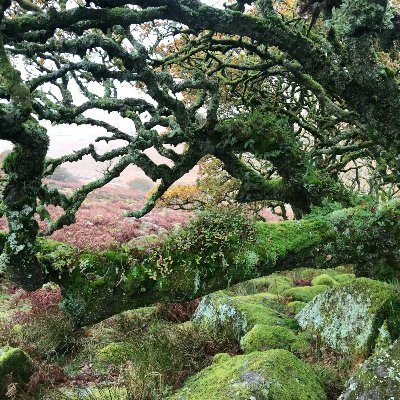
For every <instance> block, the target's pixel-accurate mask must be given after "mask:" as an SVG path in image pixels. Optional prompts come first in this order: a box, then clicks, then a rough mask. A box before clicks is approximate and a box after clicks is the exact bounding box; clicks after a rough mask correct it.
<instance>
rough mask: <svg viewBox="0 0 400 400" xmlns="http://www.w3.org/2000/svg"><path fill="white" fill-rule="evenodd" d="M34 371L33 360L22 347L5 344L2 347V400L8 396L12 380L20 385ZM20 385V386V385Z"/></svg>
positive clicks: (0, 373) (0, 363)
mask: <svg viewBox="0 0 400 400" xmlns="http://www.w3.org/2000/svg"><path fill="white" fill-rule="evenodd" d="M32 372H33V365H32V360H31V359H30V358H29V356H28V355H27V354H26V353H25V352H23V351H22V350H21V349H17V348H13V347H9V346H5V347H3V348H1V349H0V400H8V397H6V392H7V386H8V385H9V384H10V383H11V382H16V383H19V384H20V385H21V384H23V383H26V382H27V381H28V380H29V377H30V376H31V374H32ZM20 385H19V386H20ZM17 387H18V386H17Z"/></svg>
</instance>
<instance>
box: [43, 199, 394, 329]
mask: <svg viewBox="0 0 400 400" xmlns="http://www.w3.org/2000/svg"><path fill="white" fill-rule="evenodd" d="M399 219H400V201H399V200H396V201H392V202H390V203H387V204H386V205H384V206H382V207H381V208H379V209H376V208H375V207H374V206H371V205H361V206H359V207H356V208H351V209H343V210H338V211H333V212H331V213H329V214H327V215H320V216H314V217H313V218H312V219H303V220H300V221H284V222H280V223H264V222H262V223H257V224H256V226H255V229H254V236H253V239H252V240H247V241H245V243H244V245H240V247H238V246H237V245H235V244H232V247H231V248H225V250H224V254H222V257H221V258H220V260H222V261H221V262H217V263H214V264H212V263H211V264H210V263H209V260H210V258H206V257H204V251H203V249H202V248H200V247H198V249H199V252H201V251H203V253H202V254H203V255H202V256H199V257H198V258H196V253H195V248H196V243H194V244H193V245H192V244H191V245H190V246H187V242H188V241H190V240H193V237H194V236H193V235H192V234H187V235H186V236H185V235H180V236H177V239H174V240H176V242H173V243H172V245H171V244H170V249H172V250H174V251H172V250H171V251H170V252H168V251H167V250H165V248H163V244H161V246H160V247H159V248H157V249H156V250H150V253H149V251H147V252H146V251H145V250H143V249H145V248H151V246H149V247H146V246H142V248H141V247H140V246H139V247H137V248H136V250H133V249H131V250H130V251H128V252H125V253H124V252H114V251H108V252H105V253H102V254H99V253H97V254H96V253H84V254H80V255H76V256H71V253H73V250H72V249H71V248H69V247H68V246H66V245H63V244H59V243H57V242H53V241H48V240H43V241H42V249H41V253H42V254H43V256H42V262H43V263H44V264H45V267H46V268H47V270H49V271H50V276H51V275H52V277H50V276H49V277H48V279H49V280H54V281H57V282H58V283H59V284H60V286H61V288H62V293H63V303H62V307H63V309H64V310H65V312H66V313H67V314H68V315H69V316H70V318H71V319H72V320H73V323H74V324H75V325H76V326H83V325H88V324H92V323H95V322H99V321H101V320H103V319H105V318H108V317H110V316H112V315H114V314H117V313H119V312H121V311H124V310H127V309H134V308H138V307H144V306H149V305H151V304H155V303H157V302H180V301H189V300H192V299H195V298H198V297H200V296H203V295H205V294H207V293H211V292H213V291H216V290H219V289H223V288H226V287H228V286H229V285H232V284H235V283H238V282H241V281H244V280H248V279H251V278H255V277H258V276H262V275H267V274H270V273H272V272H275V271H279V270H290V269H294V268H297V267H317V268H330V267H335V266H338V265H341V264H347V263H354V264H356V270H357V273H358V274H359V275H364V276H375V277H379V278H381V279H382V278H384V279H386V278H394V277H396V276H397V273H398V271H399V265H400V264H399V262H400V254H399V252H398V248H399V242H400V235H399V233H400V224H399ZM210 224H211V225H212V224H213V222H212V221H211V222H210ZM185 229H186V230H187V229H189V230H190V228H185ZM196 229H197V230H196V232H195V234H196V235H198V237H201V236H202V235H203V234H204V233H205V232H208V234H209V233H210V230H209V229H208V228H207V227H206V228H205V229H204V231H201V230H199V229H198V227H197V228H196ZM246 229H248V227H247V228H246ZM186 232H187V231H186ZM192 233H193V232H192ZM219 234H220V233H218V232H217V233H216V234H215V237H212V238H211V242H213V241H218V240H220V236H218V235H219ZM240 237H241V236H240V233H239V235H238V238H237V240H238V241H240ZM174 246H175V247H174ZM181 249H184V250H181ZM135 252H136V253H135ZM144 253H145V254H147V255H148V254H152V256H148V257H147V258H143V259H142V261H141V262H138V259H140V256H139V258H138V257H137V254H139V255H140V254H144ZM46 254H47V256H46ZM52 254H53V255H52ZM132 254H136V255H135V257H132ZM199 254H200V253H199ZM54 255H55V256H54ZM220 256H221V254H218V257H220ZM207 257H208V256H207ZM211 258H212V257H211ZM54 260H56V263H57V269H56V267H55V265H54ZM133 260H134V261H133ZM199 260H200V261H199ZM202 260H208V261H204V262H203V261H202ZM52 269H53V271H52ZM60 269H61V272H60ZM63 269H64V272H63V271H62V270H63ZM66 269H68V271H69V272H66V271H65V270H66Z"/></svg>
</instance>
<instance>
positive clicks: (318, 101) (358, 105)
mask: <svg viewBox="0 0 400 400" xmlns="http://www.w3.org/2000/svg"><path fill="white" fill-rule="evenodd" d="M313 4H314V5H315V2H310V4H300V6H299V7H297V8H296V7H294V8H293V9H291V8H290V4H286V5H285V3H284V2H278V3H275V2H272V1H269V0H258V1H254V2H253V1H251V0H249V1H247V0H246V1H237V2H236V3H233V4H231V5H229V6H228V7H226V8H224V9H222V8H215V7H212V6H210V5H207V4H205V2H202V1H199V0H94V1H92V2H90V3H89V2H86V4H85V5H83V4H80V3H79V2H78V1H77V2H76V3H75V2H74V1H71V2H67V1H65V0H58V1H56V0H54V1H45V0H31V1H30V0H18V1H13V2H10V1H5V0H1V1H0V11H1V12H0V17H1V25H0V96H1V99H2V101H1V102H0V126H1V129H0V139H3V140H8V141H10V142H12V143H13V145H14V150H13V151H12V153H11V154H10V155H9V156H8V157H7V159H6V160H5V163H4V170H5V172H6V173H7V176H8V182H7V185H6V187H5V189H4V193H3V204H4V207H3V209H4V213H5V215H6V217H7V220H8V225H9V233H8V236H7V240H6V243H5V246H4V250H3V254H2V261H3V263H4V265H5V268H6V270H7V272H8V274H9V276H10V278H11V279H12V280H13V281H15V282H16V283H18V284H19V285H21V286H22V287H24V288H26V289H28V290H33V289H36V288H38V287H40V286H41V285H42V283H43V282H44V281H46V280H48V279H53V280H55V279H56V278H55V277H54V275H53V274H51V273H49V274H48V273H45V272H44V270H43V266H42V265H41V263H40V262H39V260H38V258H37V253H38V248H37V241H36V237H37V236H38V235H39V230H38V224H37V221H36V219H35V216H36V215H37V214H38V215H40V217H41V218H42V219H46V220H47V221H48V228H47V231H46V232H44V233H43V234H47V235H49V234H51V233H52V232H54V231H55V230H57V229H60V228H62V227H63V226H65V225H68V224H72V223H74V221H75V215H76V212H77V210H78V209H79V207H80V206H81V204H82V203H83V201H84V200H85V198H86V197H87V195H88V194H89V193H90V192H92V191H93V190H95V189H97V188H99V187H101V186H103V185H105V184H107V183H108V182H110V181H111V180H112V179H114V178H115V177H118V176H119V175H120V174H121V173H122V172H123V171H124V170H125V169H126V168H127V167H128V166H129V165H131V164H135V165H137V166H138V167H140V168H141V169H142V170H143V171H144V172H145V173H146V175H147V176H148V177H149V178H151V179H152V180H153V181H158V182H159V184H158V186H157V189H156V190H155V191H154V192H153V194H152V195H151V196H150V197H149V199H148V200H147V202H146V204H145V205H144V207H143V208H142V209H141V210H132V211H131V212H129V213H128V216H131V217H141V216H143V215H144V214H146V213H147V212H149V211H150V210H151V209H152V208H153V207H154V206H155V204H156V202H157V200H158V199H159V198H160V197H161V196H162V195H163V194H164V193H165V192H166V191H167V190H168V188H170V187H171V185H172V184H173V183H174V182H176V181H177V180H178V179H179V178H180V177H182V176H183V175H184V174H185V173H187V172H188V171H189V170H190V169H191V168H193V167H194V166H195V165H196V163H197V162H198V161H199V160H201V159H202V158H203V157H204V156H206V155H213V156H215V157H217V158H218V159H219V160H220V161H221V162H222V163H223V165H224V168H225V169H226V171H227V172H228V173H229V174H230V175H231V176H233V177H235V178H237V179H239V180H240V181H241V185H240V188H239V190H238V193H237V200H238V201H240V202H252V201H261V200H262V201H266V202H267V203H268V202H270V204H277V203H288V204H290V205H291V206H292V208H293V210H294V212H295V215H296V217H297V218H302V217H304V216H306V215H307V214H309V213H310V211H311V208H312V206H322V205H324V204H326V203H328V202H331V203H332V202H335V203H336V207H338V205H340V207H341V208H343V209H345V208H348V207H352V206H353V207H354V206H357V204H359V202H358V200H357V195H359V194H362V193H365V192H368V193H370V194H372V195H374V196H376V197H378V196H381V197H382V195H384V194H386V195H387V193H388V192H390V193H391V195H390V196H389V197H391V196H392V194H393V193H395V192H396V191H397V184H398V182H399V158H398V154H399V150H400V138H399V126H400V114H399V113H398V109H399V105H400V91H399V80H398V76H397V75H398V69H397V68H398V66H399V54H398V36H399V34H400V30H399V24H398V20H399V16H398V14H397V12H396V9H395V6H393V5H390V4H389V2H388V1H387V0H344V1H343V2H336V3H335V5H336V6H337V7H336V8H333V9H332V8H331V9H329V12H325V13H323V14H324V15H323V16H324V21H320V22H319V23H318V22H317V23H316V24H315V26H314V27H312V29H309V28H308V26H307V24H308V23H307V22H306V21H304V20H303V21H301V20H299V18H298V15H297V14H296V13H300V15H301V16H304V15H307V14H310V13H311V14H312V15H313V17H314V18H313V21H312V24H313V25H314V23H315V21H316V20H317V18H318V17H319V16H320V13H313V9H314V8H315V7H314V6H313ZM318 4H319V7H320V9H321V10H323V9H325V8H326V7H325V8H323V7H324V5H323V2H321V3H318ZM253 6H254V7H253ZM307 7H310V9H309V10H310V11H309V12H308V11H307ZM321 7H322V8H321ZM321 16H322V14H321ZM92 110H102V111H103V112H104V113H106V112H111V111H113V112H118V113H119V114H120V115H121V117H123V118H124V119H125V120H126V121H129V122H130V123H131V125H132V130H131V131H128V130H126V129H121V128H120V127H119V126H118V125H117V124H113V122H112V121H110V120H107V118H103V117H94V116H93V115H99V114H93V113H90V111H92ZM42 121H50V122H51V123H52V124H69V125H78V126H79V127H81V128H80V129H81V131H82V132H83V131H84V127H85V126H87V125H91V126H94V127H98V128H99V132H100V134H99V137H98V139H97V141H105V142H107V143H111V144H113V143H114V142H116V143H117V144H116V145H114V146H112V147H110V150H109V151H107V152H105V153H102V154H100V153H99V152H98V151H96V147H95V143H94V144H91V145H89V146H88V147H86V148H83V149H81V150H79V151H77V152H74V153H73V154H70V155H65V156H63V157H60V158H58V159H50V160H46V153H47V148H48V143H49V138H48V135H47V133H46V130H45V128H44V127H43V124H42V123H41V122H42ZM77 134H79V133H77ZM120 143H122V144H120ZM182 145H184V151H183V152H182V151H179V150H178V149H180V148H182ZM177 146H178V147H177ZM149 148H155V149H156V150H157V151H158V153H159V154H160V155H162V156H164V157H166V158H167V159H169V160H170V163H169V164H168V165H167V164H161V165H157V164H155V163H154V162H153V161H152V160H151V158H149V157H148V156H147V155H146V153H145V150H147V149H149ZM86 155H89V156H91V157H92V158H93V159H94V160H95V161H98V162H103V161H110V162H112V166H111V167H110V168H109V169H107V171H106V172H105V173H104V175H103V176H102V177H100V178H99V179H96V180H94V181H93V182H90V183H88V184H85V185H83V186H81V187H80V188H79V189H77V190H76V191H75V192H74V193H72V194H71V195H70V196H66V195H65V194H63V193H61V192H59V191H58V190H57V189H54V188H51V187H48V186H47V185H46V184H45V181H44V178H45V177H46V176H49V175H51V174H52V173H53V172H54V170H55V169H56V168H57V167H58V166H60V165H61V164H62V163H64V162H76V161H78V160H80V159H82V157H84V156H86ZM249 160H252V161H253V162H249ZM254 160H258V161H259V162H254ZM260 165H262V168H260ZM49 205H54V206H58V207H61V208H62V209H63V213H62V215H61V216H59V217H58V218H57V219H55V220H50V216H49V214H48V213H47V212H46V207H47V206H49ZM388 207H389V208H388V209H389V210H390V212H388V209H387V208H385V207H383V208H382V209H381V210H380V211H379V212H378V211H377V212H376V213H377V214H376V215H378V214H379V216H374V215H375V214H374V212H373V211H371V209H369V210H368V212H366V213H363V210H364V211H365V209H364V208H362V207H361V211H354V208H350V209H349V210H348V211H343V214H342V215H341V218H339V220H338V219H337V217H338V214H337V212H336V214H335V213H334V214H333V215H332V216H330V217H329V216H328V217H326V221H331V222H330V223H327V222H326V221H325V222H326V224H327V225H323V226H324V228H325V229H326V232H324V233H321V234H319V235H318V236H317V238H318V240H316V239H315V238H316V237H315V236H313V235H312V232H311V231H310V235H311V236H312V237H313V238H314V239H315V240H316V241H312V246H311V247H313V248H314V249H315V248H319V247H320V246H322V247H324V248H325V250H324V251H322V250H321V254H322V253H323V254H325V255H326V256H327V255H329V256H330V258H329V260H331V259H332V255H331V254H328V253H331V252H332V251H331V250H329V245H330V246H331V249H336V250H335V251H336V252H337V254H338V256H337V257H333V259H334V260H337V262H340V261H346V260H347V259H349V258H350V259H351V260H352V261H356V260H355V256H356V253H357V252H356V253H352V252H350V253H351V254H352V256H351V257H350V256H349V257H347V258H346V257H345V256H344V252H343V251H342V250H341V249H342V248H341V245H340V246H339V245H338V246H336V248H335V245H334V243H335V242H338V243H343V240H344V237H346V235H348V232H349V231H351V230H353V231H355V232H358V233H357V235H355V237H356V239H357V240H358V241H359V242H357V241H353V242H352V243H353V245H354V246H356V247H357V246H361V245H362V243H361V242H362V240H363V239H362V237H361V235H360V234H359V233H360V232H359V229H360V226H363V227H364V228H365V227H367V226H368V227H369V228H370V229H375V228H376V229H378V227H379V229H383V230H384V231H385V229H386V228H387V229H388V232H389V231H390V232H391V236H390V243H389V244H388V245H387V246H383V247H382V249H381V250H380V251H378V250H377V248H376V246H375V247H374V246H372V244H371V246H370V249H369V250H368V251H366V254H368V255H369V256H371V257H372V254H374V255H376V253H379V252H380V253H381V256H382V257H383V258H386V259H390V260H392V264H393V265H394V264H396V263H397V256H396V254H397V253H396V251H395V249H396V244H397V241H396V239H395V236H396V232H397V231H396V229H397V224H398V221H397V217H396V215H397V213H396V210H397V202H391V203H390V205H389V206H388ZM372 210H373V208H372ZM382 210H383V211H382ZM385 213H387V214H385ZM348 215H352V216H353V218H359V220H360V224H359V225H357V221H352V220H349V218H348V217H347V216H348ZM366 215H368V218H370V221H369V222H368V223H367V222H366V221H364V219H365V218H366ZM382 215H390V218H386V217H382ZM285 223H286V222H285ZM288 223H289V225H288V226H292V227H293V230H294V231H296V232H297V233H296V234H299V233H298V229H300V228H301V229H302V230H303V231H304V232H306V233H307V229H311V228H312V226H313V225H312V223H310V222H302V223H300V224H298V223H297V222H288ZM315 223H316V224H317V225H318V224H319V222H315ZM290 224H292V225H290ZM374 224H375V225H377V226H375V225H374ZM285 226H286V225H285ZM318 226H319V225H318ZM389 228H390V229H389ZM274 229H275V228H274ZM294 231H293V232H294ZM278 232H279V229H278ZM379 232H381V231H379ZM381 233H382V232H381ZM287 234H288V232H287V230H285V229H283V230H282V235H287ZM293 234H294V233H293ZM267 236H268V235H267ZM306 236H307V234H306ZM261 237H264V236H262V235H261ZM299 237H301V238H304V237H305V236H303V232H302V233H301V234H300V236H299ZM274 238H275V240H276V236H274ZM310 243H311V242H310ZM265 246H266V249H265V250H263V251H264V252H262V254H264V256H263V257H260V256H259V255H258V260H259V262H260V265H259V267H260V268H255V269H254V270H252V273H251V274H250V275H252V276H254V275H255V274H257V273H260V272H262V271H264V272H265V270H268V268H272V267H274V266H279V265H283V264H282V263H283V260H286V261H285V262H286V263H288V262H289V261H290V260H291V262H290V263H291V265H292V266H296V265H298V263H297V262H296V260H297V259H298V258H300V259H301V260H303V261H304V260H310V257H308V256H307V255H305V254H304V251H305V250H307V251H310V254H308V255H309V256H312V254H311V253H312V252H311V250H312V249H311V247H307V246H305V247H304V248H302V249H301V254H295V249H294V248H288V249H286V250H285V252H284V253H283V254H280V255H279V257H280V258H279V257H278V258H279V260H280V261H279V262H277V260H278V258H275V259H274V262H272V264H271V263H270V264H268V265H269V267H268V268H266V267H265V265H266V264H265V262H263V261H260V260H262V259H269V258H268V257H269V256H268V241H267V243H266V244H265ZM326 246H328V247H326ZM322 247H321V248H322ZM327 249H328V250H327ZM371 249H373V250H371ZM384 249H385V250H384ZM388 249H390V251H389V250H388ZM357 256H360V254H358V253H357ZM369 256H368V257H369ZM368 257H367V258H368ZM311 258H315V257H311ZM372 258H374V257H372ZM317 259H319V260H320V261H321V257H317ZM360 259H362V257H361V258H360ZM368 259H369V258H368ZM374 259H375V258H374ZM264 261H265V260H264ZM132 268H134V267H132ZM50 269H51V268H50ZM183 272H185V273H187V274H188V276H192V275H193V274H192V272H193V271H192V272H190V271H188V270H185V271H183ZM183 272H182V271H180V273H183ZM214 272H215V271H214ZM231 275H232V276H233V275H234V278H232V277H231ZM250 275H249V274H242V275H240V274H227V276H229V277H230V278H229V279H228V278H227V279H225V278H224V279H221V280H218V279H213V276H212V274H211V275H207V274H200V273H199V274H197V275H196V274H195V276H194V278H195V279H196V280H195V281H193V282H197V283H196V285H195V286H196V287H197V289H199V288H200V287H201V290H200V289H199V290H193V288H192V287H191V286H190V285H189V286H188V287H187V292H185V293H183V292H184V291H182V290H177V292H179V293H178V295H177V296H175V297H176V298H179V299H182V298H188V297H194V296H198V295H200V294H202V293H205V292H207V291H209V290H213V289H216V288H218V287H221V286H223V285H225V284H227V283H229V282H232V281H238V280H240V279H244V278H246V277H249V276H250ZM200 278H201V279H203V278H204V282H211V283H210V284H209V285H207V284H205V283H204V282H202V283H201V282H200V283H201V284H200V283H199V282H198V280H199V279H200ZM214 278H215V277H214ZM71 279H72V278H71ZM155 281H157V279H156V280H155ZM61 282H62V285H63V288H64V289H65V291H66V292H68V290H67V289H68V287H69V283H68V279H67V278H65V277H63V279H61ZM199 285H200V286H199ZM70 286H71V285H70ZM145 286H146V285H144V286H143V285H142V283H140V284H138V286H137V287H136V286H135V285H133V286H132V285H131V286H129V288H130V289H129V288H125V289H124V291H123V292H121V293H122V294H121V293H120V294H119V295H118V296H119V297H118V296H117V295H116V293H117V292H118V291H120V290H121V289H120V286H118V287H117V286H115V287H114V288H113V289H112V290H111V292H110V293H108V296H109V298H110V299H112V296H116V297H115V298H119V301H120V304H121V305H120V307H117V308H116V309H115V310H114V311H118V310H121V309H123V308H127V307H131V306H135V305H138V304H145V303H146V304H147V303H149V302H152V301H156V300H160V299H164V298H165V299H166V298H169V299H171V296H172V297H174V296H173V295H172V294H171V296H168V295H166V294H165V293H164V292H163V294H162V295H156V294H155V293H154V290H155V289H154V288H153V289H154V290H153V291H152V290H150V289H149V290H148V291H147V293H146V295H143V293H142V289H143V287H145ZM150 286H151V285H150ZM129 290H131V293H130V294H129V293H127V291H129ZM140 293H142V294H140ZM170 293H175V291H174V290H172V289H170ZM75 294H76V293H75ZM121 296H122V297H121ZM140 296H142V300H141V299H140V298H139V297H140ZM77 297H79V296H78V295H77ZM175 297H174V298H175ZM121 298H123V299H124V300H123V301H122V300H121ZM133 298H135V300H133ZM110 301H111V300H110ZM105 303H107V301H106V302H105ZM76 307H78V306H76ZM78 308H79V307H78ZM82 309H84V307H83V308H82ZM108 312H109V313H110V312H111V311H110V310H109V311H108ZM104 316H105V314H104V313H103V314H101V317H104ZM93 319H96V318H94V317H93V318H92V319H90V318H89V319H88V320H84V321H85V323H86V322H90V321H91V320H93ZM97 319H98V317H97ZM80 323H82V321H81V322H80Z"/></svg>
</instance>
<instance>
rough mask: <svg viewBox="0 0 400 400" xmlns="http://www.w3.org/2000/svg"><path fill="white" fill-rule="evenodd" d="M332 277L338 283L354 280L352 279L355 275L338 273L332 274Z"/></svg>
mask: <svg viewBox="0 0 400 400" xmlns="http://www.w3.org/2000/svg"><path fill="white" fill-rule="evenodd" d="M334 279H335V281H336V282H339V283H347V282H352V281H354V279H356V276H355V275H354V274H339V275H336V276H334Z"/></svg>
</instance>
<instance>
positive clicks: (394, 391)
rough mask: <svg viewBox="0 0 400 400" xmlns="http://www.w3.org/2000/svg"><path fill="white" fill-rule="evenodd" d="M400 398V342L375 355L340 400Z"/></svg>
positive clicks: (361, 369) (361, 368) (353, 378)
mask: <svg viewBox="0 0 400 400" xmlns="http://www.w3.org/2000/svg"><path fill="white" fill-rule="evenodd" d="M399 398H400V341H399V340H397V341H396V342H395V343H394V344H393V345H392V346H390V347H389V348H387V349H386V350H382V351H380V352H377V353H375V354H374V355H373V356H372V357H370V358H369V359H368V360H367V361H365V362H364V364H362V366H361V367H360V368H359V369H358V371H356V373H355V375H354V376H353V377H352V378H351V379H350V380H349V381H348V382H347V384H346V386H345V390H344V392H343V393H342V395H341V396H340V397H339V399H338V400H360V399H366V400H367V399H373V400H391V399H393V400H397V399H399Z"/></svg>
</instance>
